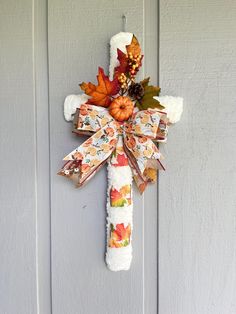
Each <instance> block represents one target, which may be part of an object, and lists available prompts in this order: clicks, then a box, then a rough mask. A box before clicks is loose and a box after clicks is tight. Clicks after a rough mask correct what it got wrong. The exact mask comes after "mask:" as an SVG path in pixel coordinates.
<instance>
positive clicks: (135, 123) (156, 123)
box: [124, 109, 167, 140]
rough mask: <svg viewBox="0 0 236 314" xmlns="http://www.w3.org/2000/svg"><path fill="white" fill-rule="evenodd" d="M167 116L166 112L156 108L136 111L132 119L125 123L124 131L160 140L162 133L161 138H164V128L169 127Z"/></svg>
mask: <svg viewBox="0 0 236 314" xmlns="http://www.w3.org/2000/svg"><path fill="white" fill-rule="evenodd" d="M165 118H166V113H164V112H161V111H158V110H156V109H148V110H141V111H138V112H136V113H134V115H133V117H132V119H131V120H129V121H127V122H125V123H124V131H125V132H126V133H131V134H135V135H138V136H145V137H148V138H150V139H153V140H158V139H159V138H160V135H162V136H161V139H163V129H165V130H166V129H167V119H165ZM160 126H161V127H162V130H161V129H160Z"/></svg>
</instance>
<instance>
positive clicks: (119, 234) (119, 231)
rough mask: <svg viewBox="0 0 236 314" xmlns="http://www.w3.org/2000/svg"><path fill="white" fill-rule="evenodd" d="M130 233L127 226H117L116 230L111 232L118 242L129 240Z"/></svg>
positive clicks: (129, 228) (129, 227)
mask: <svg viewBox="0 0 236 314" xmlns="http://www.w3.org/2000/svg"><path fill="white" fill-rule="evenodd" d="M130 233H131V226H130V224H128V226H127V227H125V226H124V224H123V223H122V224H117V225H116V229H115V230H114V231H113V237H114V238H115V239H116V240H118V241H121V240H125V239H129V237H130Z"/></svg>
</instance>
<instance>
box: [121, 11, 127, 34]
mask: <svg viewBox="0 0 236 314" xmlns="http://www.w3.org/2000/svg"><path fill="white" fill-rule="evenodd" d="M126 24H127V16H126V14H125V13H123V15H122V31H123V32H126Z"/></svg>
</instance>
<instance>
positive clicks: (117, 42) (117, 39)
mask: <svg viewBox="0 0 236 314" xmlns="http://www.w3.org/2000/svg"><path fill="white" fill-rule="evenodd" d="M132 37H133V34H132V33H127V32H126V33H124V32H120V33H118V34H116V35H114V36H113V37H111V40H110V67H109V77H110V80H112V79H113V74H114V68H115V67H116V66H118V65H119V61H118V60H117V49H120V50H121V51H123V52H125V53H126V47H125V46H126V45H129V44H130V43H131V40H132Z"/></svg>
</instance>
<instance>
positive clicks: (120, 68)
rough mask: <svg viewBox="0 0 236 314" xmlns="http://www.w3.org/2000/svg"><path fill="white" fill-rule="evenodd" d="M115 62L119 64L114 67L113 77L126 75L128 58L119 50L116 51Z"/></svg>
mask: <svg viewBox="0 0 236 314" xmlns="http://www.w3.org/2000/svg"><path fill="white" fill-rule="evenodd" d="M117 60H118V61H119V63H120V64H119V65H118V66H117V67H115V70H114V77H118V76H119V75H120V74H121V73H126V72H127V71H128V58H127V56H126V54H125V53H124V52H123V51H121V50H120V49H119V48H118V49H117Z"/></svg>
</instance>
